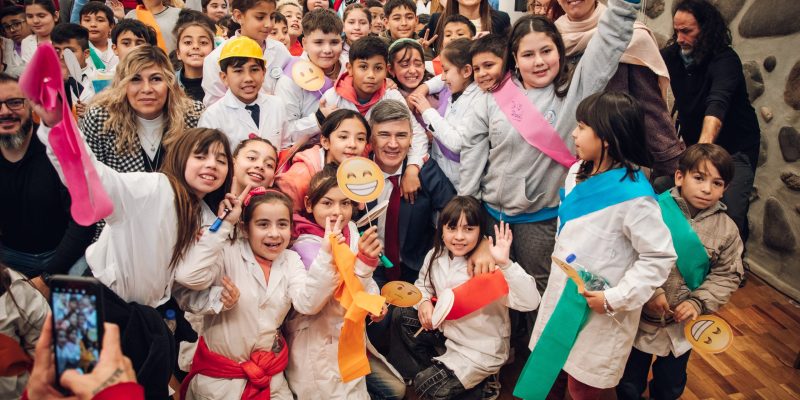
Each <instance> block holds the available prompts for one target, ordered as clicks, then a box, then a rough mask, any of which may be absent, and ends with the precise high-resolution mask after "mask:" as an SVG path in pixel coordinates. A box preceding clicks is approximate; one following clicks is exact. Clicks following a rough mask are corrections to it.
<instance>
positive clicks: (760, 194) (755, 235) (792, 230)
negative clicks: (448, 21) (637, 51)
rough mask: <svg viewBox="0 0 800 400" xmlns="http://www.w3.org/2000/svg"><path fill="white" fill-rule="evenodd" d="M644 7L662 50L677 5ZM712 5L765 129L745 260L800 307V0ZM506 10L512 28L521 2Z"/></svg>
mask: <svg viewBox="0 0 800 400" xmlns="http://www.w3.org/2000/svg"><path fill="white" fill-rule="evenodd" d="M552 1H556V0H552ZM600 1H602V2H604V3H605V2H606V1H605V0H600ZM641 1H642V5H643V7H644V9H645V14H646V17H645V16H642V17H641V19H642V20H644V22H645V23H646V24H647V25H648V26H649V27H651V28H652V29H653V30H654V32H655V33H656V37H657V39H658V41H659V44H660V45H662V46H663V45H664V43H665V42H666V40H667V39H668V38H669V37H670V36H672V12H671V11H672V10H673V5H674V4H675V3H676V2H677V0H641ZM711 1H712V2H714V3H715V4H716V6H717V8H719V10H720V12H721V13H722V15H723V17H724V18H725V20H726V21H728V24H729V27H730V30H731V33H732V35H733V47H734V48H735V49H736V51H737V53H739V56H740V57H741V59H742V63H743V64H744V72H745V76H746V77H747V79H748V93H749V94H750V100H751V102H752V104H753V108H754V109H755V110H756V113H757V114H758V120H759V123H760V124H761V135H762V136H761V154H760V157H759V161H758V164H759V166H758V170H757V172H756V181H755V189H756V190H755V192H754V194H753V196H752V197H751V201H752V203H751V206H750V215H749V219H750V239H749V240H748V242H747V255H746V260H747V262H748V263H749V264H750V268H751V270H752V271H753V273H755V274H756V275H758V276H759V277H762V278H764V279H766V280H767V281H768V282H770V283H771V284H772V285H774V286H775V287H777V288H779V289H780V290H781V291H783V292H784V293H786V294H788V295H790V296H791V297H793V298H794V299H795V300H798V301H800V243H799V241H800V133H798V131H799V130H800V0H711ZM500 9H501V10H503V11H506V12H508V13H509V14H511V18H512V22H513V21H514V20H516V19H517V18H519V17H520V16H521V15H524V13H519V12H513V9H514V0H500Z"/></svg>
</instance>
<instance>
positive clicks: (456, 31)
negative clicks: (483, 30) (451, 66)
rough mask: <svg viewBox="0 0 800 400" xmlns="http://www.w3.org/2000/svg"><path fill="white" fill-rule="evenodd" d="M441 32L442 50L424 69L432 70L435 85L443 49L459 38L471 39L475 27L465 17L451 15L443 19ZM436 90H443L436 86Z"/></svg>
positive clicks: (439, 72)
mask: <svg viewBox="0 0 800 400" xmlns="http://www.w3.org/2000/svg"><path fill="white" fill-rule="evenodd" d="M443 31H444V32H443V35H444V36H443V37H442V44H441V46H442V48H441V49H440V50H439V53H440V54H437V55H436V57H434V59H433V60H431V65H430V67H429V66H426V68H428V69H433V74H434V75H437V76H436V77H435V78H433V79H436V80H437V81H436V83H435V84H437V85H438V83H439V81H440V80H441V78H440V77H439V76H438V75H440V74H441V73H442V61H441V58H440V57H441V52H442V51H444V48H445V47H447V45H448V44H450V42H452V41H453V40H456V39H461V38H467V39H472V38H473V37H475V34H476V33H477V30H476V29H475V25H473V24H472V22H470V20H469V19H468V18H467V17H465V16H463V15H461V14H453V15H451V16H449V17H447V18H445V20H444V27H443ZM429 82H430V80H429ZM433 84H434V83H432V84H431V85H429V86H428V87H431V86H433ZM437 88H441V89H443V88H444V86H441V85H440V86H437ZM441 89H437V91H432V93H438V90H441Z"/></svg>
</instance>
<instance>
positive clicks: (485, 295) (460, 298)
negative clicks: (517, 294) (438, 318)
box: [445, 269, 508, 320]
mask: <svg viewBox="0 0 800 400" xmlns="http://www.w3.org/2000/svg"><path fill="white" fill-rule="evenodd" d="M507 294H508V282H506V277H505V276H504V275H503V271H500V270H499V269H496V270H494V271H492V272H491V273H488V274H483V275H478V276H476V277H474V278H472V279H470V280H468V281H466V282H464V283H462V284H461V285H459V286H458V287H456V288H453V296H454V297H455V301H454V302H453V308H452V309H451V310H450V313H448V314H447V317H445V319H448V320H454V319H459V318H461V317H463V316H465V315H468V314H471V313H473V312H475V311H477V310H480V309H481V308H483V307H485V306H487V305H489V304H491V303H493V302H494V301H495V300H497V299H499V298H501V297H503V296H505V295H507Z"/></svg>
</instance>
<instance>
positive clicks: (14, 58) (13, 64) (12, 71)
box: [0, 37, 25, 78]
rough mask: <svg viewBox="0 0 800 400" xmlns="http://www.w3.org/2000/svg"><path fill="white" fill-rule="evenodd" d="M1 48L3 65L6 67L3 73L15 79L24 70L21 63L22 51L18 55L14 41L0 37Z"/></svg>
mask: <svg viewBox="0 0 800 400" xmlns="http://www.w3.org/2000/svg"><path fill="white" fill-rule="evenodd" d="M0 41H2V46H3V60H2V61H3V63H4V64H5V65H6V70H5V73H7V74H9V75H11V76H13V77H15V78H17V77H19V76H20V74H22V71H24V70H25V63H24V62H22V55H21V54H22V51H21V50H22V49H20V54H17V50H16V49H15V47H14V41H13V40H11V39H8V38H4V37H0Z"/></svg>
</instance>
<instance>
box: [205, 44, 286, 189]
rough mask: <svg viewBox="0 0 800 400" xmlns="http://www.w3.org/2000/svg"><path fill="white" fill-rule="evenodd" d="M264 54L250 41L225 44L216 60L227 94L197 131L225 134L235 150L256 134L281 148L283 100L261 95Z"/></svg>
mask: <svg viewBox="0 0 800 400" xmlns="http://www.w3.org/2000/svg"><path fill="white" fill-rule="evenodd" d="M263 54H264V53H263V50H261V46H259V45H258V43H256V41H255V40H253V39H250V38H249V37H246V36H238V37H235V38H233V39H231V40H229V41H228V43H227V44H226V45H225V48H224V49H223V51H222V52H221V53H220V56H219V68H220V70H221V72H220V78H221V80H222V82H223V83H224V84H225V86H227V87H228V90H227V91H226V92H225V95H224V96H223V97H222V98H221V99H220V100H219V101H217V102H216V103H214V104H212V105H210V106H209V107H208V108H206V110H205V111H204V112H203V115H201V116H200V121H199V122H198V123H197V126H198V127H203V128H213V129H219V130H221V131H222V132H225V134H226V135H227V136H228V138H229V140H230V142H231V143H232V144H233V145H234V146H235V145H237V144H239V142H241V141H242V140H246V139H249V138H250V135H253V134H255V135H257V136H259V137H262V138H264V139H267V140H269V141H270V143H272V144H273V145H275V147H277V148H279V149H280V148H281V147H284V143H283V142H284V132H285V130H286V109H285V106H284V104H283V100H281V98H279V97H277V96H272V95H267V94H264V93H261V87H262V85H263V81H264V75H265V72H266V63H265V61H264V56H263ZM267 183H268V182H267Z"/></svg>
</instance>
